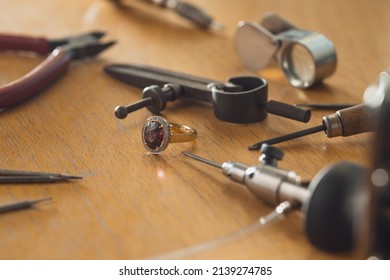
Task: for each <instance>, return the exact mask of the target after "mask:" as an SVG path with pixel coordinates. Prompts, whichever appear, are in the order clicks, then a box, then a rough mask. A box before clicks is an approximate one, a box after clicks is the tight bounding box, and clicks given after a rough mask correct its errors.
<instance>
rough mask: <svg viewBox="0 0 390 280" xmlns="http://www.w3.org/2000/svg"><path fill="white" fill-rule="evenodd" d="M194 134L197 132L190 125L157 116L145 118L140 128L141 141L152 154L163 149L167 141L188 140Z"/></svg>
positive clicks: (167, 143) (178, 141) (192, 137)
mask: <svg viewBox="0 0 390 280" xmlns="http://www.w3.org/2000/svg"><path fill="white" fill-rule="evenodd" d="M196 136H197V132H196V130H195V129H193V128H192V127H190V126H187V125H183V124H176V123H169V122H168V121H167V120H166V119H164V118H162V117H159V116H151V117H149V118H147V120H146V121H145V123H144V126H143V128H142V143H143V144H144V146H145V148H146V149H147V150H148V151H149V152H151V153H153V154H159V153H161V152H162V151H164V150H165V149H166V148H167V147H168V145H169V143H180V142H189V141H192V140H195V138H196Z"/></svg>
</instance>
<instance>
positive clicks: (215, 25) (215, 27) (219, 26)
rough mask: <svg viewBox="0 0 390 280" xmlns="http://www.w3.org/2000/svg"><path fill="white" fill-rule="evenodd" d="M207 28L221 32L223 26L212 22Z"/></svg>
mask: <svg viewBox="0 0 390 280" xmlns="http://www.w3.org/2000/svg"><path fill="white" fill-rule="evenodd" d="M209 27H210V28H211V29H213V30H216V31H223V30H224V29H225V26H224V25H223V24H222V23H220V22H218V21H214V20H213V21H212V22H211V23H210V25H209Z"/></svg>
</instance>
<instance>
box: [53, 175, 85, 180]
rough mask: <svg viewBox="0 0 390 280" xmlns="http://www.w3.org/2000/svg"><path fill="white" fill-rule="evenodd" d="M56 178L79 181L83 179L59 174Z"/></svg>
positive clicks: (77, 176)
mask: <svg viewBox="0 0 390 280" xmlns="http://www.w3.org/2000/svg"><path fill="white" fill-rule="evenodd" d="M56 178H57V179H59V180H80V179H83V176H79V175H70V174H60V175H59V176H58V177H56Z"/></svg>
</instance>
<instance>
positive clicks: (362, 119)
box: [248, 104, 374, 150]
mask: <svg viewBox="0 0 390 280" xmlns="http://www.w3.org/2000/svg"><path fill="white" fill-rule="evenodd" d="M373 119H374V112H373V110H372V109H370V107H368V106H366V105H364V104H359V105H355V106H352V107H348V108H345V109H342V110H339V111H337V112H336V113H334V114H330V115H328V116H324V117H323V118H322V124H321V125H319V126H315V127H311V128H308V129H304V130H301V131H297V132H293V133H290V134H286V135H283V136H279V137H275V138H271V139H268V140H264V141H260V142H257V143H255V144H253V145H251V146H249V147H248V149H249V150H258V149H260V147H261V146H262V145H263V144H269V145H273V144H277V143H281V142H285V141H288V140H292V139H296V138H299V137H303V136H306V135H310V134H313V133H317V132H320V131H324V132H325V134H326V136H327V137H328V138H332V137H337V136H343V137H347V136H351V135H356V134H359V133H364V132H370V131H373V130H374V126H373Z"/></svg>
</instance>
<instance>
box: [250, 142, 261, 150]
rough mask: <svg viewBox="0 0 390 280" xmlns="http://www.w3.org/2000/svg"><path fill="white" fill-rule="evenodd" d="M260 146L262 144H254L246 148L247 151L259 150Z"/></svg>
mask: <svg viewBox="0 0 390 280" xmlns="http://www.w3.org/2000/svg"><path fill="white" fill-rule="evenodd" d="M262 144H263V143H261V144H257V143H256V144H253V145H250V146H249V147H248V150H250V151H253V150H259V149H260V147H261V145H262Z"/></svg>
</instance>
